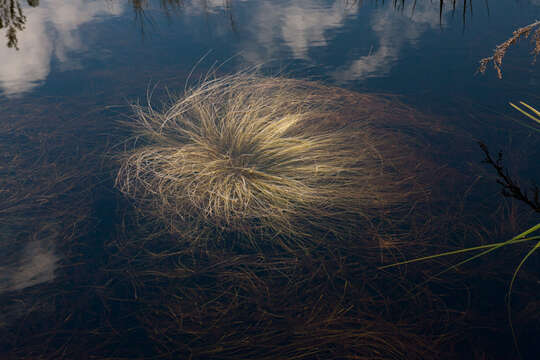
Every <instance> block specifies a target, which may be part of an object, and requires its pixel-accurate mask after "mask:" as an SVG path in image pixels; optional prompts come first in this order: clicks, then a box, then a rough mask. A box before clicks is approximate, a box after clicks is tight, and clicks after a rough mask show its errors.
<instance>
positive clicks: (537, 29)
mask: <svg viewBox="0 0 540 360" xmlns="http://www.w3.org/2000/svg"><path fill="white" fill-rule="evenodd" d="M533 30H534V32H533ZM531 33H532V37H531V43H532V44H533V45H534V46H533V50H532V53H533V55H534V61H536V57H537V56H538V54H540V21H535V22H533V23H532V24H529V25H527V26H523V27H521V28H519V29H517V30H515V31H514V32H513V34H512V36H511V37H510V38H508V40H506V41H505V42H503V43H501V44H499V45H497V47H496V48H495V51H494V52H493V55H492V56H488V57H485V58H483V59H481V60H480V65H479V66H478V72H480V73H481V74H484V73H485V72H486V68H487V65H488V64H489V63H493V67H494V68H495V70H496V71H497V76H498V77H499V79H502V61H503V58H504V56H505V55H506V52H507V51H508V49H509V48H510V46H512V45H514V44H515V43H517V42H518V41H519V40H520V39H521V38H525V39H527V38H528V37H529V36H531Z"/></svg>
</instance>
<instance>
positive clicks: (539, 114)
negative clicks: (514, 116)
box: [510, 101, 540, 124]
mask: <svg viewBox="0 0 540 360" xmlns="http://www.w3.org/2000/svg"><path fill="white" fill-rule="evenodd" d="M519 103H520V104H521V105H523V106H525V107H527V109H529V110H531V111H532V112H533V113H534V114H536V115H537V116H540V112H538V110H536V109H534V108H533V107H532V106H530V105H527V104H526V103H524V102H523V101H520V102H519ZM510 106H512V107H513V108H514V109H516V110H518V111H519V112H520V113H522V114H523V115H525V116H527V117H528V118H530V119H531V120H533V121H536V122H537V123H539V124H540V118H538V117H536V116H535V115H533V114H531V113H528V112H527V111H525V110H523V109H522V108H520V107H519V106H517V105H515V104H514V103H510Z"/></svg>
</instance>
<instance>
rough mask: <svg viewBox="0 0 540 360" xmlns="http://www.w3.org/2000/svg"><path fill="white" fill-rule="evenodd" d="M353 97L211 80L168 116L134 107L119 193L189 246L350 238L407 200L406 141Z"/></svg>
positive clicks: (320, 89) (301, 85)
mask: <svg viewBox="0 0 540 360" xmlns="http://www.w3.org/2000/svg"><path fill="white" fill-rule="evenodd" d="M347 96H349V97H350V94H347V93H346V92H345V91H338V90H336V89H332V88H328V87H324V86H322V85H319V84H317V83H313V82H306V81H300V80H293V79H286V78H281V77H260V76H257V75H254V74H236V75H231V76H225V77H221V78H215V79H207V80H205V81H203V82H202V83H200V84H199V85H198V86H195V87H193V88H191V89H188V90H186V92H185V94H184V95H183V96H182V97H180V98H178V99H173V101H172V104H171V105H170V106H168V107H166V108H165V109H164V110H163V111H158V110H155V109H154V108H152V107H151V106H148V107H142V106H135V107H134V109H135V112H136V119H135V121H134V122H133V123H130V126H132V128H133V132H134V139H135V141H134V144H135V145H134V146H133V147H132V148H129V149H128V150H127V151H126V152H125V153H123V154H122V155H121V162H122V164H121V168H120V171H119V173H118V176H117V179H116V183H117V186H118V187H119V188H120V190H121V191H122V192H123V193H125V194H126V195H128V196H130V197H132V198H134V199H136V200H137V203H138V205H139V207H140V208H141V209H142V210H143V211H145V212H147V213H153V214H155V215H157V216H158V217H159V218H161V219H162V220H165V222H166V223H167V224H168V225H169V226H170V229H171V230H172V231H173V232H178V233H182V234H184V235H187V237H188V238H189V237H190V238H193V237H196V236H200V234H201V233H202V232H204V231H203V230H202V229H205V228H208V227H210V228H212V231H215V229H216V228H217V229H219V230H221V231H222V232H236V233H241V234H244V235H247V236H248V237H250V238H255V237H257V236H259V235H261V234H272V235H273V236H276V235H277V236H285V237H297V238H300V237H304V238H307V237H309V236H310V235H312V234H313V230H311V229H315V230H316V231H320V232H332V233H335V234H339V235H341V234H344V233H347V232H350V231H354V230H351V229H358V225H359V224H360V223H362V222H368V221H370V220H371V219H373V217H374V214H376V213H378V212H380V211H381V210H383V209H388V208H391V207H394V206H397V205H399V204H401V203H403V202H405V201H406V199H407V196H408V195H409V193H408V192H407V191H408V190H406V189H405V187H404V186H403V184H404V182H405V180H406V179H405V178H406V176H405V175H403V174H401V173H400V172H399V171H398V170H397V168H398V167H396V165H400V160H399V159H400V157H403V154H402V153H400V152H399V150H398V149H397V148H396V147H397V146H399V140H398V137H397V136H392V135H391V131H387V132H386V133H385V135H382V134H381V132H380V131H378V130H377V127H380V126H381V124H380V123H377V121H378V120H380V118H379V119H377V118H374V113H373V103H374V102H375V100H374V99H373V97H370V96H368V95H366V96H365V97H364V98H362V95H359V94H357V96H358V97H360V98H361V100H360V101H359V100H358V99H356V102H357V103H358V102H359V104H355V105H353V107H352V108H351V106H350V105H351V103H350V102H348V100H346V98H347ZM349 101H350V99H349ZM362 105H364V106H369V107H370V108H369V107H364V108H362V107H361V106H362ZM385 115H386V113H384V112H382V113H378V114H377V116H379V117H381V118H384V116H385ZM379 130H380V129H379ZM401 165H402V164H401Z"/></svg>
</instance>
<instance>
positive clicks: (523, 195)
mask: <svg viewBox="0 0 540 360" xmlns="http://www.w3.org/2000/svg"><path fill="white" fill-rule="evenodd" d="M520 104H521V105H522V106H523V107H519V106H517V105H515V104H513V103H510V105H511V106H512V107H513V108H515V109H516V110H518V111H520V112H521V113H522V114H524V115H526V116H527V117H528V118H529V119H531V120H533V121H534V122H537V123H539V122H540V120H539V119H538V117H537V116H538V115H540V112H539V111H538V110H537V109H535V108H534V107H532V106H530V105H528V104H527V103H525V102H522V101H521V102H520ZM529 111H530V112H529ZM533 129H534V130H536V131H540V129H538V128H537V127H533ZM480 147H481V148H482V150H483V152H484V154H485V160H484V162H485V163H487V164H489V165H491V166H492V167H493V168H494V169H495V170H496V171H497V175H498V177H499V179H498V180H497V183H499V184H500V185H501V186H502V194H503V195H504V196H505V197H511V198H514V199H517V200H519V201H520V202H522V203H524V204H526V205H527V206H528V207H530V208H531V209H532V210H533V211H535V212H536V213H540V190H539V188H538V186H536V185H535V186H533V191H532V196H530V195H529V194H528V193H527V191H524V190H522V188H521V187H520V186H519V185H518V184H517V183H516V182H515V181H514V180H513V179H512V177H511V176H510V174H509V172H508V171H507V170H505V168H504V166H503V163H502V153H501V152H500V153H499V155H498V157H497V158H496V159H494V158H493V157H492V156H491V154H490V152H489V150H488V148H487V146H486V145H485V144H483V143H480ZM526 242H527V243H528V242H532V243H533V244H534V245H532V247H531V248H530V249H529V250H528V251H527V253H526V254H525V256H523V258H522V259H521V261H520V262H519V263H518V265H517V266H516V267H515V268H514V270H513V273H512V277H511V280H510V284H509V287H508V293H507V308H508V318H509V323H510V328H511V332H512V337H513V340H514V343H515V344H516V349H517V351H518V353H519V347H518V346H517V344H518V341H517V335H516V332H515V330H514V326H513V322H512V309H511V295H512V291H513V288H514V284H515V282H516V280H517V277H518V274H519V272H520V270H521V269H522V268H523V266H524V264H525V263H526V262H527V260H528V259H529V258H530V257H531V256H532V255H533V254H534V253H535V252H536V251H537V250H538V249H539V248H540V223H538V224H536V225H533V226H531V227H530V228H528V229H527V230H525V231H523V232H522V233H520V234H518V235H516V236H514V237H512V238H510V239H508V240H506V241H502V242H496V243H491V244H485V245H479V246H473V247H468V248H464V249H458V250H453V251H447V252H442V253H439V254H434V255H428V256H424V257H419V258H415V259H411V260H405V261H400V262H397V263H393V264H389V265H385V266H381V267H379V269H387V268H391V267H395V266H400V265H405V264H411V263H416V262H422V261H428V260H434V259H437V258H441V257H446V256H452V255H459V254H463V253H469V252H477V253H476V254H475V255H473V256H470V257H468V258H466V259H464V260H462V261H460V262H458V263H457V264H454V265H451V266H449V267H447V268H445V269H444V270H443V271H441V272H439V273H437V274H436V275H434V276H432V277H430V278H429V279H428V281H429V280H431V279H433V278H435V277H438V276H439V275H442V274H443V273H446V272H448V271H450V270H457V269H458V268H459V267H461V266H462V265H465V264H467V263H469V262H471V261H473V260H475V259H478V258H480V257H483V256H485V255H487V254H489V253H491V252H494V251H496V250H498V249H501V248H503V247H506V246H509V245H516V244H521V243H526Z"/></svg>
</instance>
